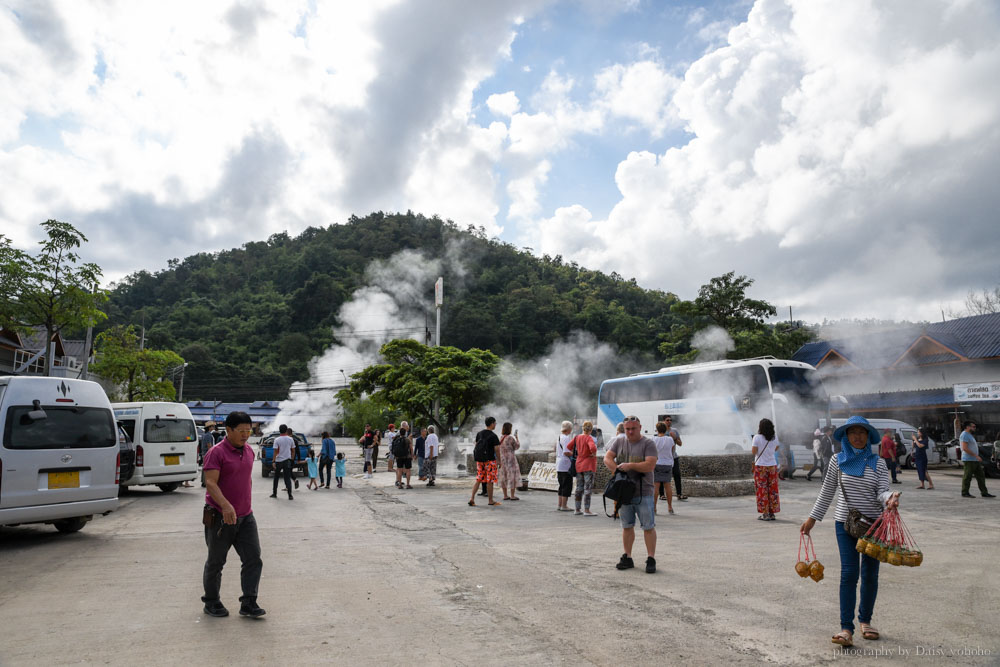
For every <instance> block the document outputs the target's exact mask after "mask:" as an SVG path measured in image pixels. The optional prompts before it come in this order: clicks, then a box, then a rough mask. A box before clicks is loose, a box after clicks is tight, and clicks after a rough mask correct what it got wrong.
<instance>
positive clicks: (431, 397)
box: [337, 340, 500, 433]
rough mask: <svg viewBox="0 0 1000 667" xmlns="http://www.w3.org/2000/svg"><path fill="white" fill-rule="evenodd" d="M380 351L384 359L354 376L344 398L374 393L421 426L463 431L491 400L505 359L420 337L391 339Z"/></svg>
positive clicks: (351, 398)
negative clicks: (432, 343) (423, 340)
mask: <svg viewBox="0 0 1000 667" xmlns="http://www.w3.org/2000/svg"><path fill="white" fill-rule="evenodd" d="M380 354H381V356H382V359H383V363H381V364H376V365H374V366H369V367H368V368H366V369H364V370H363V371H361V372H360V373H355V374H354V375H352V376H351V377H352V378H353V379H352V380H351V383H350V386H348V387H347V389H344V390H342V391H340V392H339V393H338V394H337V396H338V398H340V400H341V401H344V402H348V403H349V402H350V401H356V400H358V399H360V398H362V397H364V396H370V397H372V398H374V399H377V400H378V401H380V402H381V403H382V404H384V405H386V406H388V407H389V408H390V409H393V410H396V411H398V412H399V413H400V414H402V415H405V416H407V417H410V418H412V419H415V420H417V421H418V422H419V423H421V424H435V425H437V426H438V429H439V432H442V433H451V431H452V429H453V428H456V427H457V428H459V429H461V428H462V427H463V426H465V423H466V422H467V421H468V420H469V418H470V417H472V416H473V415H474V414H475V413H476V411H477V410H478V409H479V408H481V407H482V406H483V405H485V404H486V401H487V400H488V399H489V396H490V379H491V378H492V376H493V371H494V369H495V368H496V366H497V364H499V363H500V359H499V357H497V356H496V355H495V354H493V353H492V352H490V351H488V350H478V349H471V350H468V351H463V350H460V349H458V348H457V347H451V346H447V345H446V346H442V347H428V346H427V345H423V344H421V343H418V342H417V341H414V340H393V341H390V342H388V343H386V344H385V345H383V346H382V349H381V350H380ZM435 401H437V402H438V403H439V414H438V415H435V413H434V405H435ZM441 429H443V431H442V430H441Z"/></svg>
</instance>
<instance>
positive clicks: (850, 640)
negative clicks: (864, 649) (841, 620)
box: [831, 630, 854, 646]
mask: <svg viewBox="0 0 1000 667" xmlns="http://www.w3.org/2000/svg"><path fill="white" fill-rule="evenodd" d="M831 641H832V642H833V643H834V644H839V645H840V646H854V637H853V636H852V635H851V632H850V631H849V630H841V631H840V632H838V633H837V634H835V635H834V636H833V638H832V639H831Z"/></svg>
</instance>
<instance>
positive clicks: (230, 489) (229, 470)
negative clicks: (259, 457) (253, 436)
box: [204, 438, 254, 517]
mask: <svg viewBox="0 0 1000 667" xmlns="http://www.w3.org/2000/svg"><path fill="white" fill-rule="evenodd" d="M253 460H254V454H253V450H252V449H251V448H250V445H244V446H243V448H242V449H237V448H236V447H233V445H232V444H231V443H230V442H229V439H228V438H223V439H222V442H220V443H219V444H217V445H216V446H215V447H212V448H211V449H210V450H208V454H206V455H205V465H204V468H205V470H218V471H219V490H220V491H222V495H224V496H225V497H226V500H228V501H229V502H230V504H231V505H232V506H233V509H235V510H236V516H238V517H241V516H246V515H248V514H250V512H251V511H252V510H251V509H250V475H251V474H252V473H253ZM205 502H206V503H208V504H209V505H211V506H212V507H214V508H215V509H217V510H219V511H220V512H221V511H222V508H221V507H219V505H218V503H216V502H215V501H214V500H212V494H210V493H207V492H206V493H205Z"/></svg>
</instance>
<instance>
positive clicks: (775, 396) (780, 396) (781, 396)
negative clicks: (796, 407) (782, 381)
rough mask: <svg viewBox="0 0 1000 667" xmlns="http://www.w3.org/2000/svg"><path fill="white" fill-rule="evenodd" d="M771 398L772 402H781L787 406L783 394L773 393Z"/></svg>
mask: <svg viewBox="0 0 1000 667" xmlns="http://www.w3.org/2000/svg"><path fill="white" fill-rule="evenodd" d="M771 396H772V397H773V398H774V400H776V401H781V402H782V403H784V404H785V405H788V399H787V398H786V397H785V395H784V394H779V393H778V392H774V393H773V394H771Z"/></svg>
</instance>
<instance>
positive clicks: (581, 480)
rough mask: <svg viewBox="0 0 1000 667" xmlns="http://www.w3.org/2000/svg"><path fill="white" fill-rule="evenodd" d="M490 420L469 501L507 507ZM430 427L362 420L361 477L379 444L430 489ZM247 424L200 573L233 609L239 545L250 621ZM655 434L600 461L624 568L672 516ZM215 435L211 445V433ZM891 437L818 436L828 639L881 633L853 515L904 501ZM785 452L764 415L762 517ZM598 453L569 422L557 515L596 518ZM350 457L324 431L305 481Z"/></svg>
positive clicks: (256, 559) (869, 430)
mask: <svg viewBox="0 0 1000 667" xmlns="http://www.w3.org/2000/svg"><path fill="white" fill-rule="evenodd" d="M484 426H485V428H483V429H482V430H481V431H479V433H477V434H476V439H475V447H474V450H473V456H474V459H475V463H476V476H475V482H474V484H473V487H472V495H471V497H470V498H469V501H468V504H469V505H470V506H472V507H475V506H476V505H477V504H476V494H477V492H479V490H480V489H481V488H482V489H483V493H484V494H485V496H486V498H487V504H488V505H490V506H498V505H500V504H501V500H500V499H497V498H495V497H494V490H495V487H496V486H499V488H500V490H501V492H502V494H503V500H507V501H518V500H520V498H519V496H518V494H517V488H518V485H519V483H520V477H521V476H520V467H519V465H518V462H517V456H516V452H517V450H518V449H519V448H520V446H521V443H520V440H519V438H518V434H517V431H516V430H514V429H513V425H512V424H511V423H510V422H506V423H504V424H503V425H502V426H501V428H500V436H499V437H498V436H497V434H496V432H495V431H496V427H497V421H496V419H495V418H493V417H488V418H487V419H486V420H485V424H484ZM975 429H976V424H975V423H974V422H971V421H970V422H966V423H965V424H964V425H963V433H962V437H961V439H960V442H961V445H960V446H961V450H962V459H963V464H964V466H965V474H964V476H963V480H962V496H963V497H971V493H970V486H971V481H972V479H973V478H975V479H976V480H977V482H978V485H979V490H980V495H981V496H982V497H983V498H993V497H994V496H993V495H992V494H990V493H988V491H987V489H986V484H985V480H984V479H983V474H982V456H981V455H980V454H979V449H978V445H977V444H976V440H975V437H974V436H973V433H974V432H975ZM434 431H435V429H434V427H433V426H428V427H425V428H421V429H419V430H418V431H417V434H414V432H413V430H411V428H410V426H409V424H408V423H407V422H405V421H404V422H401V423H400V425H399V429H398V430H397V429H396V427H395V425H394V424H390V425H389V427H388V429H387V430H386V431H385V433H380V432H379V431H378V430H376V429H372V428H371V427H366V428H365V433H364V435H362V437H361V438H360V439H359V444H360V446H361V447H362V449H363V451H364V460H365V465H364V476H365V477H367V478H371V477H372V475H373V473H374V472H375V469H376V466H377V464H378V458H377V451H378V449H379V447H380V446H381V445H382V444H383V441H384V442H385V444H387V445H388V447H389V451H388V453H387V463H388V464H389V466H388V468H389V469H390V470H393V471H394V472H395V474H396V487H397V488H399V489H411V488H413V487H412V485H411V475H412V470H413V466H414V462H416V465H417V475H418V479H420V480H423V481H426V482H427V485H428V486H434V482H435V478H436V464H437V458H438V455H439V452H440V443H439V441H438V437H437V434H436V433H435V432H434ZM251 432H252V431H251V424H250V418H249V416H247V415H246V414H245V413H241V412H234V413H232V414H230V415H229V416H228V417H227V418H226V437H225V438H223V439H222V441H221V442H218V443H216V444H213V445H211V446H210V448H209V449H208V451H207V452H206V453H205V455H204V483H205V486H206V488H207V493H206V497H205V503H206V504H205V511H204V518H203V523H204V526H205V542H206V545H207V547H208V558H207V560H206V562H205V568H204V574H203V584H204V591H205V593H204V596H203V597H202V601H203V602H204V603H205V609H204V610H205V613H206V614H209V615H212V616H226V615H228V613H229V612H228V610H226V608H225V607H224V606H223V604H222V602H221V600H220V599H219V589H220V583H221V577H222V568H223V566H224V564H225V561H226V555H227V553H228V551H229V549H230V548H235V549H236V551H237V553H238V554H239V556H240V559H241V561H242V568H241V583H242V588H243V596H241V598H240V603H241V605H240V614H241V615H243V616H249V617H253V618H257V617H260V616H263V615H264V614H265V612H264V610H263V609H261V608H260V607H259V606H258V605H257V586H258V583H259V580H260V573H261V567H262V565H261V559H260V542H259V539H258V536H257V527H256V522H255V520H254V517H253V513H252V511H251V509H250V478H251V471H252V466H253V462H254V458H255V457H254V455H253V452H252V450H250V451H249V452H248V451H247V450H249V448H246V447H245V445H246V442H247V440H248V438H249V437H250V434H251ZM280 432H281V435H280V436H279V437H278V438H277V439H276V440H275V459H274V460H275V468H276V470H277V469H278V468H279V467H280V468H281V470H282V471H284V470H285V468H286V464H284V461H287V460H288V459H287V458H285V456H287V455H288V453H287V451H286V450H287V449H288V448H289V447H293V446H294V440H293V439H292V438H291V437H290V435H289V433H288V429H287V428H286V427H285V426H282V427H281V429H280ZM655 432H656V435H655V436H654V437H652V438H649V437H646V436H645V435H643V434H642V425H641V423H640V420H639V418H638V417H636V416H627V417H625V418H624V419H623V421H622V423H621V424H620V425H619V427H618V433H616V435H615V436H614V437H613V439H612V440H611V441H610V442H609V443H608V445H607V447H606V450H605V454H604V458H603V464H604V465H605V466H606V468H607V469H608V471H609V472H610V473H611V475H612V481H611V483H609V488H610V485H611V484H612V483H615V480H617V479H628V480H632V484H633V488H634V492H632V493H629V494H628V497H627V499H626V500H623V501H622V502H616V503H615V515H616V517H618V518H620V519H621V528H622V546H623V552H624V553H623V554H622V556H621V558H620V559H619V561H618V563H617V564H616V568H617V569H618V570H628V569H632V568H634V567H635V563H634V560H633V557H632V551H633V545H634V542H635V525H636V523H638V524H639V525H640V527H641V528H642V531H643V542H644V544H645V548H646V554H647V558H646V563H645V571H646V572H647V573H650V574H652V573H655V572H656V557H655V554H656V514H657V505H658V501H659V500H663V501H665V502H666V504H667V512H668V513H669V514H673V513H674V508H673V488H672V482H673V481H674V480H675V479H676V478H675V477H674V473H675V471H676V470H677V467H678V465H677V448H678V447H680V446H681V445H682V440H681V437H680V434H679V433H678V432H677V430H676V429H674V428H672V420H671V419H670V418H666V419H664V420H663V421H661V422H659V423H657V424H656V425H655ZM210 439H212V436H211V434H208V437H206V438H205V440H204V443H205V444H206V445H207V444H208V443H209V441H210ZM211 441H212V442H213V443H214V439H212V440H211ZM289 442H291V445H290V444H289ZM892 444H893V438H892V434H890V433H885V434H880V433H879V432H878V430H876V429H875V428H874V427H873V426H872V425H871V424H870V423H869V422H868V421H867V420H866V419H864V418H863V417H857V416H855V417H851V418H849V419H848V420H847V421H846V423H844V424H843V425H842V426H840V427H839V428H837V429H836V430H834V429H832V428H828V429H823V430H821V431H817V433H816V441H815V442H814V455H815V457H816V459H815V460H814V465H813V466H812V467H811V469H810V471H809V474H808V475H807V476H806V478H807V479H811V478H812V475H813V474H814V473H815V472H817V471H818V472H819V473H820V475H821V476H822V477H821V478H822V487H821V489H820V492H819V495H818V497H817V499H816V501H815V503H814V504H813V508H812V510H811V511H810V513H809V516H808V518H806V520H805V521H804V522H803V523H802V524H801V526H800V528H799V530H800V532H801V533H802V534H803V535H807V536H808V535H809V533H810V531H811V530H812V529H813V528H814V527H815V525H816V523H817V522H818V521H822V520H823V518H824V517H825V516H826V514H827V512H828V510H829V508H830V506H831V504H833V505H834V533H835V535H836V540H837V545H838V550H839V555H840V564H841V572H840V587H839V596H840V631H839V632H837V633H836V634H834V635H833V637H832V641H833V643H835V644H839V645H842V646H852V645H853V641H854V633H855V623H854V621H855V619H856V620H857V621H858V623H859V626H860V632H861V635H862V637H864V638H865V639H868V640H876V639H879V637H880V633H879V631H878V630H876V629H875V628H874V627H873V626H872V616H873V613H874V606H875V599H876V595H877V593H878V575H879V564H880V563H879V561H878V560H877V559H875V558H872V557H871V556H868V555H867V554H864V553H859V552H858V551H857V549H856V547H857V543H858V539H859V538H860V537H862V536H863V534H864V533H863V532H862V533H860V534H859V533H858V531H857V525H858V521H859V520H858V518H857V517H861V518H863V519H864V520H865V521H867V522H869V523H870V522H873V521H875V520H876V519H877V518H878V517H880V516H881V515H882V514H883V512H885V511H886V510H891V509H894V508H896V507H898V506H899V501H900V492H899V491H892V490H891V485H892V484H893V483H899V481H898V479H897V478H898V472H897V471H896V470H895V465H894V464H895V455H894V451H893V449H892V446H891V445H892ZM927 446H928V441H927V439H926V435H925V434H924V432H923V431H922V430H921V431H920V432H918V435H917V437H916V438H915V439H914V442H913V447H914V450H913V452H914V454H913V457H914V462H915V465H916V467H917V471H918V476H919V480H920V485H919V486H918V487H917V488H918V489H933V488H934V485H933V483H932V482H931V479H930V476H929V475H928V474H927V470H926V466H927V460H926V451H925V450H926V448H927ZM873 448H875V449H873ZM781 450H782V444H781V443H780V442H779V440H778V438H777V437H776V435H775V429H774V424H773V423H772V422H771V421H770V420H769V419H762V420H761V421H760V423H759V424H758V433H757V434H756V436H755V437H754V439H753V442H752V447H751V453H752V455H753V457H754V460H753V480H754V487H755V491H756V505H757V512H758V515H759V516H758V519H760V520H762V521H773V520H775V514H776V513H778V512H779V511H780V504H779V497H778V480H779V478H780V469H781V454H780V452H781ZM921 450H924V451H921ZM597 451H598V450H597V444H596V442H595V440H594V438H593V424H592V423H591V422H589V421H588V422H584V424H583V428H582V432H581V433H579V434H577V435H573V424H572V423H571V422H568V421H566V422H563V423H562V425H561V432H560V435H559V436H558V439H557V440H556V442H555V454H556V457H555V458H556V470H557V479H558V483H559V485H558V490H557V494H556V498H557V501H556V503H557V504H556V510H557V511H562V512H569V511H573V512H574V513H575V514H576V515H580V516H586V517H593V516H597V515H596V514H595V513H593V512H592V511H591V498H592V495H593V484H594V477H595V476H596V472H597V464H598V461H597ZM921 454H922V455H923V456H921ZM343 457H344V455H343V453H342V452H337V451H336V443H335V442H334V441H333V439H332V438H330V437H329V434H328V433H324V434H323V445H322V448H321V450H320V457H319V459H318V460H316V459H315V455H314V454H313V453H312V452H310V457H309V462H308V472H309V478H310V484H309V486H310V488H314V489H318V488H320V486H324V487H325V488H330V483H331V478H330V472H331V467H330V464H331V462H333V463H334V464H335V465H336V469H335V473H336V481H337V486H338V487H341V486H342V483H343V477H344V469H343ZM278 464H281V465H280V466H279V465H278ZM324 472H325V480H326V483H325V485H324V484H323V479H324ZM317 477H319V482H318V483H317V481H316V478H317ZM574 482H575V484H576V490H575V493H574V491H573V484H574ZM275 483H277V478H276V482H275ZM275 489H277V485H276V486H275ZM838 491H839V493H838ZM288 494H289V498H291V497H292V492H291V488H289V489H288ZM571 496H572V497H574V501H575V502H574V509H572V510H571V509H570V507H569V498H570V497H571ZM272 497H274V494H272ZM677 497H678V499H684V498H685V497H684V496H683V495H681V493H680V488H679V485H678V488H677ZM834 500H836V503H834ZM859 584H860V591H859ZM859 598H860V599H859Z"/></svg>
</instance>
